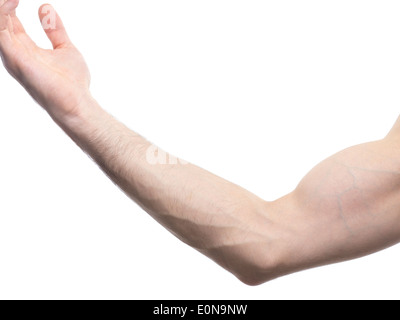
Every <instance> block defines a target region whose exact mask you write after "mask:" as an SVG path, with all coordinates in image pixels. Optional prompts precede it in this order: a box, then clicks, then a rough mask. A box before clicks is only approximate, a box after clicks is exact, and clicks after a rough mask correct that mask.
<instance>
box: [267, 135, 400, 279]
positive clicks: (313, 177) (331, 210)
mask: <svg viewBox="0 0 400 320" xmlns="http://www.w3.org/2000/svg"><path fill="white" fill-rule="evenodd" d="M397 141H398V140H396V139H392V138H386V139H384V140H381V141H376V142H371V143H367V144H363V145H359V146H355V147H352V148H349V149H346V150H344V151H342V152H339V153H337V154H336V155H334V156H332V157H330V158H328V159H327V160H325V161H323V162H321V163H320V164H318V165H317V166H316V167H315V168H314V169H312V170H311V171H310V173H308V174H307V175H306V176H305V177H304V179H303V180H302V181H301V182H300V184H299V185H298V187H297V188H296V190H295V191H293V192H292V193H291V194H289V195H288V196H286V197H284V198H282V199H279V200H277V201H276V202H275V203H274V204H273V211H272V212H271V214H272V215H275V216H276V221H277V223H276V227H277V228H280V229H281V233H280V234H281V235H282V239H280V243H281V244H282V243H283V244H285V245H281V249H280V261H281V265H280V266H279V265H277V268H281V270H280V273H282V274H284V273H289V272H293V271H297V270H299V269H306V268H311V267H314V266H319V265H323V264H328V263H334V262H339V261H343V260H348V259H352V258H356V257H360V256H363V255H366V254H369V253H372V252H375V251H378V250H380V249H383V248H386V247H388V246H390V245H393V244H395V243H397V242H399V241H400V146H399V144H398V142H397Z"/></svg>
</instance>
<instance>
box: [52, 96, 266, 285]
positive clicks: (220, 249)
mask: <svg viewBox="0 0 400 320" xmlns="http://www.w3.org/2000/svg"><path fill="white" fill-rule="evenodd" d="M80 110H81V113H80V114H79V115H76V116H74V117H70V118H68V119H62V120H58V119H55V120H56V122H58V123H59V125H60V126H61V127H62V128H63V129H64V130H65V132H66V133H67V134H68V135H69V136H70V137H71V138H72V139H73V140H74V141H75V142H76V143H77V144H78V145H79V146H80V147H81V148H82V149H83V150H84V151H85V152H86V153H87V154H88V155H89V156H90V157H91V158H92V159H93V160H94V161H95V162H96V163H97V164H98V165H99V166H100V167H101V168H102V170H103V171H104V172H105V173H106V174H107V175H108V176H109V177H110V178H111V179H112V180H113V181H114V182H115V183H116V184H117V185H118V186H119V187H120V188H121V189H122V190H123V191H124V192H125V193H126V194H127V195H128V196H129V197H130V198H132V199H133V200H134V201H136V202H137V203H138V204H139V205H140V206H141V207H143V208H144V209H145V210H146V211H147V212H148V213H149V214H150V215H151V216H152V217H153V218H154V219H156V220H157V221H158V222H160V223H161V224H162V225H163V226H165V227H166V228H167V229H168V230H170V231H171V232H172V233H173V234H175V235H176V236H177V237H178V238H179V239H181V240H182V241H184V242H185V243H187V244H189V245H190V246H192V247H194V248H196V249H198V250H199V251H201V252H202V253H204V254H205V255H207V256H208V257H210V258H212V259H213V260H215V261H216V262H217V263H219V264H220V265H222V266H223V267H225V268H226V269H228V270H229V271H231V272H232V273H234V274H235V275H237V276H238V277H239V278H242V280H245V281H247V279H243V278H247V277H248V276H247V273H249V272H251V273H252V274H254V272H253V271H254V270H253V266H254V264H259V259H260V254H261V252H255V246H254V243H257V244H259V243H261V242H265V239H266V238H267V236H268V232H266V228H267V227H268V219H267V218H266V217H265V216H264V214H265V207H266V206H268V203H265V202H264V201H262V200H261V199H259V198H258V197H256V196H254V195H253V194H251V193H249V192H248V191H246V190H244V189H242V188H240V187H238V186H236V185H234V184H232V183H230V182H227V181H225V180H224V179H222V178H219V177H217V176H215V175H213V174H211V173H209V172H207V171H205V170H203V169H200V168H199V167H196V166H194V165H192V164H187V163H182V162H181V161H179V160H178V161H177V160H176V158H168V157H167V158H166V160H167V163H166V164H164V163H161V164H154V163H153V161H152V159H149V152H150V154H151V155H153V152H154V146H153V145H152V144H151V143H150V142H148V141H147V140H146V139H144V138H143V137H141V136H140V135H138V134H136V133H134V132H133V131H131V130H129V129H128V128H127V127H125V126H124V125H123V124H122V123H120V122H118V121H117V120H116V119H114V118H113V117H112V116H110V115H109V114H108V113H106V112H105V111H104V110H103V109H102V108H101V107H100V106H99V105H98V104H97V103H96V102H95V101H94V100H92V99H90V98H89V99H86V100H85V106H82V107H81V108H80ZM171 160H172V161H171ZM256 247H257V248H258V249H260V248H261V246H260V247H258V246H256ZM265 248H268V246H267V244H266V245H265V246H263V249H262V251H263V252H265V250H264V249H265ZM258 249H257V250H258ZM256 259H257V261H255V260H256ZM252 265H253V266H252ZM245 272H246V275H244V273H245Z"/></svg>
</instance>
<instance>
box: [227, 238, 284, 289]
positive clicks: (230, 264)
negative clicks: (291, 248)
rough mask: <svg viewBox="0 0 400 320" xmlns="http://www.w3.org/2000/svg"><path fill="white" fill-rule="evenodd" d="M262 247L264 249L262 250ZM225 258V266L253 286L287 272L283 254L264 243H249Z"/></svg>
mask: <svg viewBox="0 0 400 320" xmlns="http://www.w3.org/2000/svg"><path fill="white" fill-rule="evenodd" d="M261 248H264V250H262V251H261ZM225 258H227V259H224V261H225V262H226V263H224V265H223V267H225V269H227V270H228V271H229V272H231V273H232V274H233V275H234V276H235V277H236V278H237V279H238V280H239V281H241V282H242V283H243V284H245V285H247V286H251V287H255V286H259V285H262V284H264V283H266V282H269V281H271V280H273V279H276V278H278V277H280V276H282V275H284V274H286V273H287V272H285V267H284V265H285V264H284V262H283V259H282V255H281V254H280V253H279V252H277V251H276V250H274V249H272V248H270V249H269V250H268V249H267V250H265V246H264V245H255V244H253V245H249V246H245V247H244V248H243V247H242V248H241V249H240V250H238V248H236V250H235V254H233V255H231V256H230V257H226V256H225Z"/></svg>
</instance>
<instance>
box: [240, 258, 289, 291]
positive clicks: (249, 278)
mask: <svg viewBox="0 0 400 320" xmlns="http://www.w3.org/2000/svg"><path fill="white" fill-rule="evenodd" d="M279 271H280V268H279V267H278V266H277V265H276V264H275V263H272V262H268V263H267V264H265V263H252V264H247V266H246V267H245V268H244V269H242V270H240V271H239V272H233V273H234V275H235V276H236V278H237V279H238V280H239V281H240V282H242V283H243V284H245V285H247V286H250V287H256V286H260V285H262V284H264V283H267V282H269V281H271V280H273V279H276V278H278V277H279V276H280V275H281V274H280V272H279Z"/></svg>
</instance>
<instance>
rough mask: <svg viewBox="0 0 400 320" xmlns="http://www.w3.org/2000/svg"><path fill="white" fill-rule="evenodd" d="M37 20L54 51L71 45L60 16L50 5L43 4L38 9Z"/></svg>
mask: <svg viewBox="0 0 400 320" xmlns="http://www.w3.org/2000/svg"><path fill="white" fill-rule="evenodd" d="M39 18H40V21H41V23H42V27H43V29H44V31H45V32H46V34H47V37H48V38H49V39H50V41H51V43H52V45H53V48H54V49H57V48H59V47H62V46H65V45H68V44H70V43H71V40H70V39H69V37H68V34H67V32H66V31H65V28H64V25H63V23H62V21H61V18H60V16H59V15H58V14H57V12H56V11H55V10H54V8H53V7H52V6H51V5H49V4H44V5H42V6H41V7H40V8H39Z"/></svg>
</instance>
